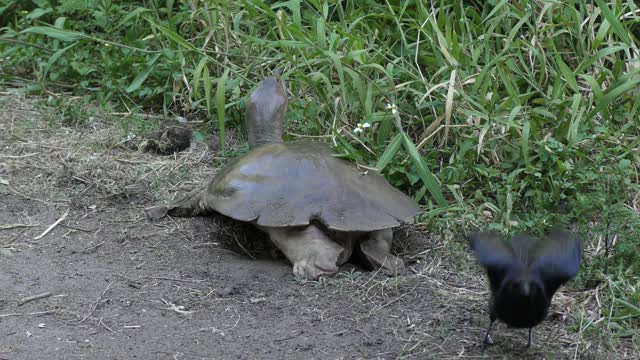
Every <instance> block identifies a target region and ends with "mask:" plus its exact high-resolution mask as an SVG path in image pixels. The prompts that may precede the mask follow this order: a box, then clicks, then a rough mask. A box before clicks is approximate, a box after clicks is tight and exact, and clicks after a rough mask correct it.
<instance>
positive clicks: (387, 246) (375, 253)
mask: <svg viewBox="0 0 640 360" xmlns="http://www.w3.org/2000/svg"><path fill="white" fill-rule="evenodd" d="M392 240H393V232H392V231H391V229H384V230H378V231H373V232H371V234H370V235H369V238H368V239H365V240H363V241H362V242H361V243H360V251H361V252H362V254H363V255H364V259H365V261H366V263H367V265H368V266H370V267H371V268H373V269H378V268H381V269H383V270H386V271H390V272H392V273H396V274H397V273H404V272H405V267H404V262H403V261H402V260H401V259H400V258H398V257H397V256H394V255H392V254H391V242H392Z"/></svg>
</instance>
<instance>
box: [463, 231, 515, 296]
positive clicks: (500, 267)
mask: <svg viewBox="0 0 640 360" xmlns="http://www.w3.org/2000/svg"><path fill="white" fill-rule="evenodd" d="M467 238H468V240H469V242H470V245H471V249H472V250H473V252H474V254H475V256H476V259H477V260H478V263H479V264H480V265H481V266H482V267H484V268H485V269H486V270H487V275H488V277H489V285H490V287H491V292H492V293H495V292H497V291H498V289H499V288H500V284H501V283H502V281H503V280H504V278H505V277H506V276H507V274H509V272H511V271H516V269H518V268H520V267H521V264H519V262H518V260H517V258H516V256H515V254H514V252H513V250H512V248H511V247H510V246H509V245H508V244H507V243H506V242H504V241H502V240H501V239H500V238H499V236H498V234H497V233H494V232H488V233H472V234H469V235H468V236H467Z"/></svg>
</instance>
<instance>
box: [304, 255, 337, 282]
mask: <svg viewBox="0 0 640 360" xmlns="http://www.w3.org/2000/svg"><path fill="white" fill-rule="evenodd" d="M337 271H338V267H337V266H335V265H334V266H333V267H331V266H326V265H325V266H319V265H318V264H316V263H315V262H311V261H308V260H306V259H304V260H301V261H298V262H297V263H295V264H293V275H294V276H295V277H296V278H298V279H300V280H318V278H319V277H320V276H323V275H332V274H335V273H336V272H337Z"/></svg>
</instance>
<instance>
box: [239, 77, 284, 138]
mask: <svg viewBox="0 0 640 360" xmlns="http://www.w3.org/2000/svg"><path fill="white" fill-rule="evenodd" d="M287 103H288V101H287V86H286V84H285V82H284V80H282V79H281V78H280V75H279V74H276V76H275V77H271V78H266V79H264V80H263V81H262V83H260V86H258V88H257V89H256V90H255V91H254V92H253V94H251V96H250V97H249V101H248V102H247V107H246V112H245V121H246V125H247V133H248V135H249V147H250V148H252V149H253V148H256V147H258V146H260V145H264V144H269V143H279V142H282V127H283V124H284V119H285V117H286V116H287Z"/></svg>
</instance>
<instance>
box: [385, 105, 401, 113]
mask: <svg viewBox="0 0 640 360" xmlns="http://www.w3.org/2000/svg"><path fill="white" fill-rule="evenodd" d="M387 109H388V110H391V113H392V114H394V115H395V113H397V112H398V107H397V106H396V104H387Z"/></svg>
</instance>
